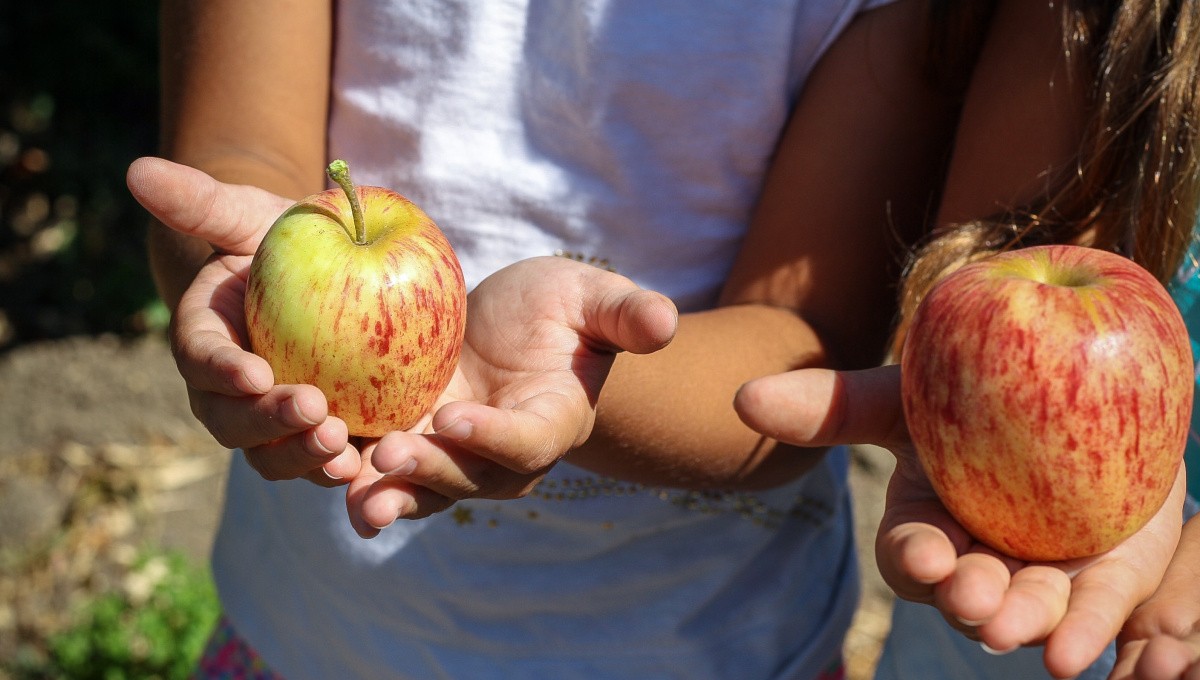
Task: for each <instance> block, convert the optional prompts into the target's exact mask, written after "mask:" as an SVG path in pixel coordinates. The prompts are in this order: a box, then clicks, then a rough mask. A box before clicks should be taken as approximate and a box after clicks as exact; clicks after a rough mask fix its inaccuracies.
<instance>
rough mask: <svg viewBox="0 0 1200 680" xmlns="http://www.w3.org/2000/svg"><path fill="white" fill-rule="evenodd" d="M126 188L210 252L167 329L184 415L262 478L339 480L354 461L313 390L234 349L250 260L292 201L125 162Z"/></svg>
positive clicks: (157, 163) (239, 338)
mask: <svg viewBox="0 0 1200 680" xmlns="http://www.w3.org/2000/svg"><path fill="white" fill-rule="evenodd" d="M127 182H128V184H129V189H130V191H131V192H132V193H133V195H134V197H135V198H137V200H138V202H140V203H141V204H142V206H143V207H145V208H146V209H147V210H148V211H150V213H151V214H153V215H154V216H155V217H156V218H158V220H159V221H160V222H162V223H163V224H164V225H166V226H168V227H170V228H171V229H174V230H175V231H178V232H180V233H182V234H186V235H189V236H194V237H196V238H199V239H202V240H204V241H207V242H208V243H209V244H211V245H212V246H213V248H214V249H215V250H216V251H217V253H218V254H215V255H213V256H212V257H211V258H210V259H209V260H208V262H207V263H206V264H205V265H204V268H203V269H201V270H200V272H199V274H197V275H196V278H195V280H194V281H193V282H192V285H191V286H190V287H189V288H188V290H187V291H186V292H185V293H184V295H183V297H182V299H181V300H180V302H179V306H178V307H177V308H176V310H175V313H174V316H173V318H172V322H171V329H170V340H171V349H172V352H173V354H174V355H175V363H176V365H177V366H178V368H179V372H180V374H181V375H182V376H183V378H184V381H185V382H186V383H187V386H188V395H189V399H190V401H191V406H192V412H193V413H194V414H195V415H196V417H197V418H198V419H199V420H200V422H202V423H203V424H204V425H205V427H207V428H208V430H209V432H211V433H212V434H213V436H214V437H215V438H216V440H217V441H218V442H220V443H221V444H222V445H223V446H227V447H229V448H240V449H242V450H243V451H244V452H245V455H246V460H247V461H248V462H249V463H250V465H251V466H252V467H253V468H254V469H255V470H257V471H258V472H259V474H261V475H262V476H263V477H264V478H266V479H270V480H278V479H294V478H297V477H304V478H306V479H308V480H310V481H313V482H315V483H317V484H321V485H323V486H334V485H338V484H344V483H346V481H348V480H349V479H350V478H352V477H354V476H355V475H356V474H357V473H358V469H359V461H360V459H359V455H358V452H357V451H356V450H354V448H353V447H352V446H349V445H348V438H347V434H346V425H345V423H343V422H342V421H341V420H339V419H337V418H333V417H330V416H329V413H328V410H327V406H326V401H325V396H324V395H323V394H321V391H320V390H318V389H317V388H316V387H313V386H312V385H276V384H275V379H274V376H273V374H272V371H271V367H270V366H269V365H268V364H267V362H266V361H265V360H263V359H262V358H261V357H259V356H257V355H255V354H252V353H250V352H249V351H247V349H246V348H245V345H244V343H245V338H246V332H245V313H244V310H243V305H244V296H245V287H246V273H247V271H248V270H249V267H250V260H251V258H252V256H253V255H254V251H255V249H256V248H257V247H258V244H259V242H260V241H261V240H262V237H263V234H265V233H266V231H267V229H268V228H269V227H270V226H271V224H272V223H273V222H274V221H275V218H277V217H278V216H279V215H280V213H282V212H283V211H284V210H285V209H287V207H288V206H290V205H291V204H292V201H289V200H287V199H285V198H282V197H280V196H275V195H274V194H270V193H268V192H266V191H262V190H260V189H256V188H253V187H248V186H235V185H230V184H222V183H220V182H217V181H216V180H214V179H213V178H211V177H209V176H208V175H206V174H204V173H202V172H200V171H199V170H195V169H192V168H189V167H186V166H183V165H178V164H176V163H171V162H169V161H165V160H162V159H159V158H141V159H138V160H136V161H134V163H133V164H132V165H131V166H130V168H129V172H128V175H127ZM339 480H340V481H339Z"/></svg>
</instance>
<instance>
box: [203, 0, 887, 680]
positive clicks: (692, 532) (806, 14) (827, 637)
mask: <svg viewBox="0 0 1200 680" xmlns="http://www.w3.org/2000/svg"><path fill="white" fill-rule="evenodd" d="M884 1H886V0H884ZM884 1H881V0H874V1H873V2H872V1H871V0H821V1H817V0H778V1H774V2H755V3H743V2H738V1H735V0H726V1H720V2H718V1H700V0H655V1H654V2H648V1H646V0H580V1H576V2H550V1H547V0H491V1H487V2H484V1H481V0H440V1H439V2H419V1H415V0H413V1H408V2H399V1H397V2H361V1H360V2H354V1H351V0H345V1H343V2H339V3H337V4H336V6H337V15H336V26H337V33H336V48H335V67H334V92H333V98H332V113H331V129H330V135H331V136H330V157H331V158H332V157H339V158H345V159H346V160H347V161H349V162H350V164H351V166H352V168H353V171H354V175H355V178H356V180H357V181H358V182H359V183H362V184H379V185H382V186H388V187H391V188H393V189H396V190H397V191H400V192H401V193H403V194H405V195H407V196H409V197H410V198H411V199H413V200H414V201H415V202H416V203H417V204H418V205H420V206H421V207H422V208H423V209H424V210H425V211H426V212H427V213H429V215H430V216H431V217H433V219H434V220H435V221H436V222H437V223H438V224H439V226H441V227H442V229H443V230H444V231H445V232H446V234H447V236H448V237H449V239H450V241H451V242H452V243H453V245H454V246H455V248H456V250H457V252H458V255H459V258H460V259H461V261H462V263H463V268H464V271H465V274H466V277H467V282H468V285H469V286H473V285H474V284H476V283H478V282H479V281H480V280H481V279H482V278H484V277H485V276H487V275H488V274H490V273H491V272H493V271H495V270H497V269H499V268H501V267H503V266H505V265H508V264H510V263H512V262H514V261H517V260H520V259H523V258H527V257H530V256H535V255H545V254H551V253H555V252H567V253H571V254H577V255H580V256H584V257H595V258H601V259H603V260H605V261H606V262H607V264H608V265H609V266H611V267H613V268H615V269H616V270H617V271H619V272H621V273H622V274H624V275H626V276H629V277H630V278H632V279H633V280H634V281H636V282H637V283H638V284H640V285H642V286H644V287H647V288H653V289H655V290H659V291H661V292H663V293H665V294H667V295H669V296H671V297H672V298H673V299H674V300H675V301H676V303H677V304H678V305H679V306H680V308H681V309H682V310H684V311H688V310H696V309H703V308H705V307H708V306H711V304H712V303H713V301H714V299H715V297H716V294H717V291H718V289H719V287H720V285H721V282H722V281H723V280H724V278H725V276H726V274H727V272H728V270H729V267H730V266H731V263H732V260H733V258H734V255H735V253H736V251H737V248H738V246H739V243H740V239H741V237H742V235H743V234H744V233H745V230H746V227H747V224H748V222H749V217H750V213H751V210H752V208H753V205H754V202H755V200H756V199H757V196H758V192H759V188H760V185H761V183H762V179H763V176H764V173H765V171H766V167H767V164H768V161H769V159H770V156H771V154H772V151H773V149H774V147H775V144H776V141H777V139H778V136H779V134H780V132H781V130H782V127H783V125H784V122H785V120H786V117H787V115H788V112H789V110H790V107H791V104H792V103H793V102H794V100H795V97H796V94H797V92H798V91H799V90H800V88H801V87H802V86H803V84H804V80H805V78H806V76H807V74H808V73H809V71H810V69H811V68H812V67H813V65H814V64H815V63H816V61H817V60H818V59H819V58H820V56H821V55H822V54H823V52H824V50H825V49H826V48H827V47H828V46H829V45H830V44H831V43H832V42H833V40H834V39H835V38H836V37H837V36H838V35H839V34H840V33H841V31H842V30H843V29H844V28H845V27H846V25H847V24H848V23H849V22H850V21H851V20H852V19H853V18H854V16H855V15H856V14H857V13H858V12H860V11H863V10H865V9H868V8H869V7H870V6H872V5H879V4H884ZM681 406H682V407H685V408H686V405H681ZM846 467H847V456H846V453H845V451H841V450H839V451H835V452H833V453H832V454H830V455H829V456H827V458H826V460H825V461H824V462H823V463H822V464H821V465H820V466H819V467H817V468H816V469H815V470H813V471H812V472H811V473H810V474H808V475H806V476H805V477H804V478H802V479H800V480H797V481H795V482H793V483H791V484H789V485H787V486H784V487H781V488H777V489H773V490H770V491H766V492H759V493H719V492H691V491H683V490H676V489H660V488H649V487H643V486H638V485H633V484H628V483H625V482H622V481H619V480H614V479H608V478H601V477H597V476H596V475H593V474H591V473H590V472H587V471H585V470H582V469H580V468H577V467H574V466H571V465H569V464H566V463H563V464H560V465H558V466H557V467H556V468H555V469H554V470H553V471H552V472H551V474H550V475H549V476H548V477H547V478H546V479H545V480H544V481H543V482H542V483H541V484H540V485H539V486H538V487H537V488H536V489H535V490H534V492H533V493H532V494H530V495H529V497H527V498H523V499H520V500H514V501H465V502H461V503H459V504H458V505H456V506H455V507H454V508H453V509H452V510H450V511H447V512H445V513H442V514H439V515H436V516H434V517H431V518H428V519H425V520H419V521H400V522H397V523H396V524H394V525H392V526H391V527H389V528H388V529H386V530H385V531H384V532H383V533H382V534H381V535H380V536H378V537H376V538H375V539H372V540H369V541H368V540H362V539H360V538H358V537H357V536H356V535H355V533H354V532H353V531H352V530H351V529H350V526H349V523H348V520H347V518H346V510H345V503H344V491H343V490H341V489H333V490H330V489H322V488H319V487H316V486H314V485H311V484H309V483H307V482H304V481H295V482H284V483H279V482H275V483H270V482H265V481H263V480H261V479H260V478H259V477H258V476H257V474H256V473H254V472H253V471H252V470H250V469H249V468H248V467H247V466H246V465H245V464H244V462H243V461H242V460H241V457H240V456H237V457H235V462H234V464H233V467H232V471H231V475H230V481H229V488H228V493H227V503H226V511H225V515H224V520H223V522H222V525H221V529H220V532H219V535H218V538H217V543H216V546H215V549H214V572H215V575H216V578H217V583H218V587H219V590H220V593H221V597H222V602H223V604H224V606H225V609H226V612H227V615H228V616H229V618H230V619H231V621H232V622H233V624H234V626H235V628H236V629H237V630H238V631H239V633H241V634H242V635H243V636H244V637H245V638H246V639H247V640H248V641H249V643H250V644H251V645H252V646H253V647H255V648H256V649H257V650H258V651H259V652H260V653H261V654H262V656H263V657H264V659H265V660H266V662H267V663H268V664H270V665H271V667H272V668H273V669H275V670H276V671H278V672H280V673H282V674H283V675H284V676H285V677H287V678H289V679H290V680H301V679H303V678H322V679H325V678H349V677H361V678H371V679H376V678H395V677H411V678H421V679H425V678H442V677H445V678H472V679H473V678H493V677H494V678H510V677H520V678H554V679H556V680H562V679H567V678H576V677H578V678H587V679H588V680H597V679H601V678H674V677H680V678H689V679H695V680H701V679H704V678H739V679H741V678H799V679H805V678H814V677H816V676H817V675H818V674H819V673H820V672H821V671H823V670H824V669H826V668H828V667H829V665H830V664H831V663H834V662H835V661H836V660H837V659H838V658H839V656H840V650H841V639H842V636H843V634H844V632H845V629H846V628H847V626H848V625H849V620H850V617H851V615H852V613H853V610H854V607H855V604H856V594H857V587H858V583H857V570H856V566H855V561H854V544H853V540H852V535H851V522H850V516H849V515H850V508H849V500H848V498H847V489H846Z"/></svg>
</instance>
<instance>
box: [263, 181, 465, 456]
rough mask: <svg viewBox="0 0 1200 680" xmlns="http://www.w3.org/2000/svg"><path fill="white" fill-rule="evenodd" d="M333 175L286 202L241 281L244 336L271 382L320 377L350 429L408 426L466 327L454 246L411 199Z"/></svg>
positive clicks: (449, 365)
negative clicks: (323, 185) (329, 184)
mask: <svg viewBox="0 0 1200 680" xmlns="http://www.w3.org/2000/svg"><path fill="white" fill-rule="evenodd" d="M329 175H330V177H331V178H332V179H333V180H334V181H335V182H336V183H337V184H338V185H339V187H338V188H334V189H329V190H326V191H322V192H320V193H317V194H314V195H312V196H309V197H307V198H304V199H302V200H300V201H299V202H297V203H296V204H295V205H293V206H291V207H290V208H288V209H287V210H286V211H285V212H284V213H283V214H282V215H280V216H279V218H278V219H277V220H276V221H275V223H274V224H273V225H272V226H271V228H270V230H269V231H268V232H267V234H266V235H265V236H264V237H263V241H262V243H261V245H260V246H259V248H258V250H257V252H256V253H255V255H254V259H253V262H252V264H251V266H250V273H249V278H248V280H247V282H246V325H247V331H248V333H249V342H250V347H251V349H252V350H253V351H254V353H255V354H258V355H259V356H261V357H263V358H264V359H266V360H267V363H269V364H270V365H271V368H272V370H273V371H274V373H275V380H276V382H279V383H290V384H309V385H315V386H317V387H318V388H320V389H321V391H322V393H324V395H325V397H326V399H327V400H328V403H329V411H330V413H332V414H333V415H335V416H337V417H339V418H341V419H343V420H344V421H345V422H346V425H347V428H348V429H349V432H350V434H352V435H355V436H366V437H377V436H381V435H383V434H385V433H387V432H390V431H392V430H404V429H408V428H410V427H412V426H413V425H414V424H415V423H416V422H417V421H418V420H419V419H420V418H421V416H422V415H424V414H425V413H427V412H428V411H429V409H430V408H431V407H432V406H433V404H434V402H435V400H436V399H437V397H438V396H439V395H440V394H441V393H442V392H443V391H444V390H445V389H446V386H447V384H449V381H450V378H451V376H452V375H453V373H454V370H455V367H456V366H457V364H458V359H459V354H460V352H461V350H462V343H463V333H464V330H465V327H466V287H465V285H464V282H463V274H462V268H461V267H460V265H459V262H458V258H457V257H456V256H455V254H454V249H453V248H452V247H451V246H450V243H449V242H448V241H447V240H446V238H445V236H444V235H443V234H442V232H441V230H439V229H438V227H437V226H436V225H435V224H434V223H433V221H432V220H431V219H430V218H429V217H428V216H427V215H426V214H425V213H424V212H422V211H421V210H420V209H419V208H418V207H417V206H416V205H414V204H413V203H412V202H411V201H409V200H408V199H406V198H405V197H403V196H401V195H400V194H398V193H396V192H394V191H391V190H389V189H385V188H381V187H370V186H367V187H355V186H354V185H353V184H352V183H351V182H350V178H349V172H348V169H347V167H346V164H345V163H344V162H342V161H334V162H333V163H331V164H330V166H329Z"/></svg>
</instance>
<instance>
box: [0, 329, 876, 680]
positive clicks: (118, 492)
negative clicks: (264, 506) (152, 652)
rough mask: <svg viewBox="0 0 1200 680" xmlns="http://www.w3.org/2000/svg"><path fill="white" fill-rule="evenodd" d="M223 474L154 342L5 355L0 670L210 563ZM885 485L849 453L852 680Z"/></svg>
mask: <svg viewBox="0 0 1200 680" xmlns="http://www.w3.org/2000/svg"><path fill="white" fill-rule="evenodd" d="M227 461H228V453H227V452H226V451H225V450H224V449H222V448H221V447H220V446H218V445H217V444H216V443H215V442H214V441H212V439H211V438H210V437H209V435H208V434H207V432H205V431H204V429H203V428H202V427H201V426H200V425H199V424H198V423H197V422H196V421H195V420H194V419H193V418H192V415H191V412H190V410H189V408H188V403H187V396H186V392H185V390H184V388H183V384H182V381H181V379H180V378H179V376H178V374H177V373H176V372H175V369H174V364H173V363H172V360H171V356H170V352H169V350H168V349H167V347H166V345H165V343H164V342H163V341H162V340H161V339H159V338H156V337H149V338H143V339H139V340H133V341H120V340H117V339H115V338H112V337H99V338H72V339H68V340H63V341H55V342H43V343H36V344H31V345H27V346H23V347H18V348H16V349H13V350H11V351H9V352H7V353H4V354H0V659H6V658H11V654H12V653H13V652H14V650H15V649H17V647H18V646H19V645H21V644H22V643H35V644H36V643H37V641H39V640H41V639H44V637H45V636H46V635H47V634H48V633H49V632H51V631H54V630H56V629H58V628H60V627H62V626H63V625H65V624H66V623H67V622H68V621H69V620H70V615H71V612H72V610H73V608H74V607H76V606H78V604H79V603H80V602H82V601H83V599H85V598H86V596H87V595H88V594H89V593H95V592H100V591H105V590H109V589H114V588H124V589H126V590H134V589H137V588H144V587H145V584H144V583H140V582H139V581H138V580H137V578H136V576H137V575H136V574H134V573H133V572H132V571H131V570H130V569H129V567H130V566H131V564H132V563H133V562H134V560H135V559H136V558H137V556H138V555H139V554H140V553H141V551H142V550H143V549H144V548H145V547H147V546H158V547H163V548H170V549H179V550H182V551H184V552H185V553H186V554H188V555H190V556H191V557H192V558H193V559H195V560H197V561H202V560H204V559H206V558H207V554H208V550H209V546H210V543H211V540H212V535H213V531H214V529H215V526H216V521H217V516H218V513H219V508H220V498H221V491H222V488H223V480H224V474H225V466H226V463H227ZM890 472H891V462H890V455H888V454H887V453H886V452H884V451H881V450H877V449H871V448H863V449H858V450H856V451H855V465H854V470H853V476H852V480H851V481H852V485H853V487H854V490H855V497H856V499H857V511H858V524H859V527H860V529H859V541H860V553H861V554H862V557H863V572H864V598H863V603H862V606H861V608H860V610H859V613H858V615H857V617H856V619H855V623H854V627H853V629H852V631H851V634H850V636H849V638H848V640H847V643H846V650H847V659H848V665H849V668H848V671H849V678H851V680H864V679H866V678H870V676H871V672H872V670H873V668H874V665H875V661H876V658H877V656H878V650H879V644H880V641H881V640H882V639H883V636H884V635H886V632H887V627H888V616H889V613H890V607H891V599H890V595H889V592H888V590H887V588H886V586H884V585H883V584H882V582H881V581H880V579H879V577H878V573H877V571H876V570H875V566H874V559H873V553H872V550H871V547H870V546H871V544H872V542H873V540H874V536H873V531H874V527H875V525H876V524H877V522H878V514H879V511H880V506H881V504H882V498H883V486H884V484H886V480H887V477H888V475H889V474H890Z"/></svg>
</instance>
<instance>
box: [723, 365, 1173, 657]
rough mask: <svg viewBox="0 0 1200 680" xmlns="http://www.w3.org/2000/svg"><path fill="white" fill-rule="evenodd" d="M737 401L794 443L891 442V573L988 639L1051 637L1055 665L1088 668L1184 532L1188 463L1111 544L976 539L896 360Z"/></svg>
mask: <svg viewBox="0 0 1200 680" xmlns="http://www.w3.org/2000/svg"><path fill="white" fill-rule="evenodd" d="M735 408H736V409H737V411H738V413H739V415H741V417H742V419H743V420H744V421H745V422H746V424H747V425H749V426H750V427H752V428H754V429H755V430H757V431H759V432H762V433H763V434H765V435H767V436H770V437H774V438H776V439H779V440H782V441H786V442H789V443H792V444H798V445H802V446H828V445H834V444H851V443H857V444H875V445H878V446H883V447H886V448H888V449H890V450H891V451H892V452H893V453H894V454H895V455H896V470H895V472H894V473H893V475H892V479H891V482H890V484H889V486H888V491H887V503H886V507H885V510H884V516H883V519H882V521H881V524H880V528H879V533H878V536H877V539H876V546H875V549H876V559H877V561H878V564H879V569H880V572H881V574H882V575H883V577H884V579H885V580H886V581H887V583H888V584H889V585H890V586H891V587H892V589H893V590H895V591H896V593H897V595H899V596H900V597H903V598H905V599H907V600H912V601H916V602H924V603H928V604H931V605H933V606H936V607H937V608H938V609H939V610H940V611H941V612H942V614H943V616H945V617H946V620H947V621H949V622H950V624H951V625H953V626H955V627H956V628H958V629H959V630H960V631H962V632H963V633H964V634H966V635H968V636H970V637H972V638H973V639H977V640H979V641H980V642H981V643H982V644H984V645H986V646H987V648H989V649H992V650H999V651H1007V650H1011V649H1014V648H1016V647H1018V646H1020V645H1029V644H1045V652H1044V662H1045V665H1046V669H1047V670H1048V671H1049V672H1050V673H1051V674H1052V675H1054V676H1056V677H1070V676H1072V675H1076V674H1078V673H1080V672H1082V671H1083V670H1084V669H1085V668H1086V667H1087V666H1088V665H1089V664H1090V663H1091V662H1092V661H1094V660H1095V659H1096V658H1097V657H1098V656H1099V655H1100V654H1101V652H1102V651H1103V650H1104V648H1105V646H1106V645H1107V644H1108V643H1109V641H1111V640H1112V639H1113V638H1114V637H1115V636H1116V635H1117V633H1118V631H1120V629H1121V626H1122V624H1123V623H1124V621H1125V620H1126V618H1128V616H1129V614H1130V613H1131V612H1132V611H1133V609H1134V607H1135V606H1137V605H1138V604H1139V603H1140V602H1142V601H1143V600H1144V599H1145V598H1146V597H1147V596H1149V595H1150V593H1151V592H1153V590H1154V588H1155V587H1156V586H1157V585H1158V583H1159V581H1160V580H1161V577H1162V575H1163V572H1164V570H1165V568H1166V565H1167V562H1168V560H1169V559H1170V556H1171V553H1172V551H1173V550H1174V549H1175V545H1176V542H1177V539H1178V536H1179V524H1180V521H1179V518H1180V516H1181V512H1182V511H1181V506H1182V503H1183V496H1184V490H1183V476H1182V469H1181V471H1180V475H1179V477H1178V478H1177V480H1176V485H1175V487H1174V489H1173V491H1172V493H1171V496H1170V497H1169V498H1168V499H1167V502H1166V503H1165V504H1164V506H1163V508H1162V509H1161V510H1160V511H1159V512H1158V514H1157V515H1155V517H1154V518H1152V519H1151V521H1150V522H1149V523H1148V524H1147V525H1146V526H1145V527H1144V528H1143V529H1142V530H1141V531H1139V532H1138V533H1136V534H1134V535H1133V536H1131V537H1129V538H1128V539H1126V540H1125V541H1124V542H1123V543H1121V544H1120V545H1118V546H1117V547H1116V548H1114V549H1112V550H1111V551H1109V552H1107V553H1104V554H1101V555H1098V556H1095V557H1090V558H1086V559H1081V560H1074V561H1071V562H1058V563H1038V564H1032V563H1027V562H1023V561H1020V560H1015V559H1012V558H1009V557H1006V556H1002V555H1000V554H998V553H997V552H995V551H994V550H991V549H990V548H988V547H986V546H983V545H981V544H979V543H978V542H976V541H975V540H973V538H972V537H971V536H970V535H969V534H968V533H967V532H966V530H965V529H963V527H962V526H961V525H959V524H958V522H956V521H955V520H954V518H953V517H951V516H950V514H949V512H948V511H947V510H946V508H945V507H944V506H943V505H942V503H941V502H940V501H939V500H938V497H937V495H936V494H935V493H934V491H933V489H932V487H931V486H930V485H929V481H928V479H927V478H926V476H925V473H924V471H923V469H922V468H921V465H920V462H919V461H918V460H917V458H916V456H915V454H914V451H913V449H912V443H911V441H910V440H909V438H908V433H907V428H906V426H905V423H904V414H903V408H902V406H901V401H900V369H899V367H898V366H887V367H883V368H879V369H871V370H866V371H857V372H845V373H839V372H835V371H828V370H819V369H812V370H804V371H794V372H791V373H785V374H781V375H776V376H769V377H767V378H762V379H759V380H756V381H753V382H751V383H748V384H747V385H745V386H744V387H743V388H742V390H741V391H740V392H739V394H738V396H737V398H736V400H735ZM1181 468H1182V466H1181Z"/></svg>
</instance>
